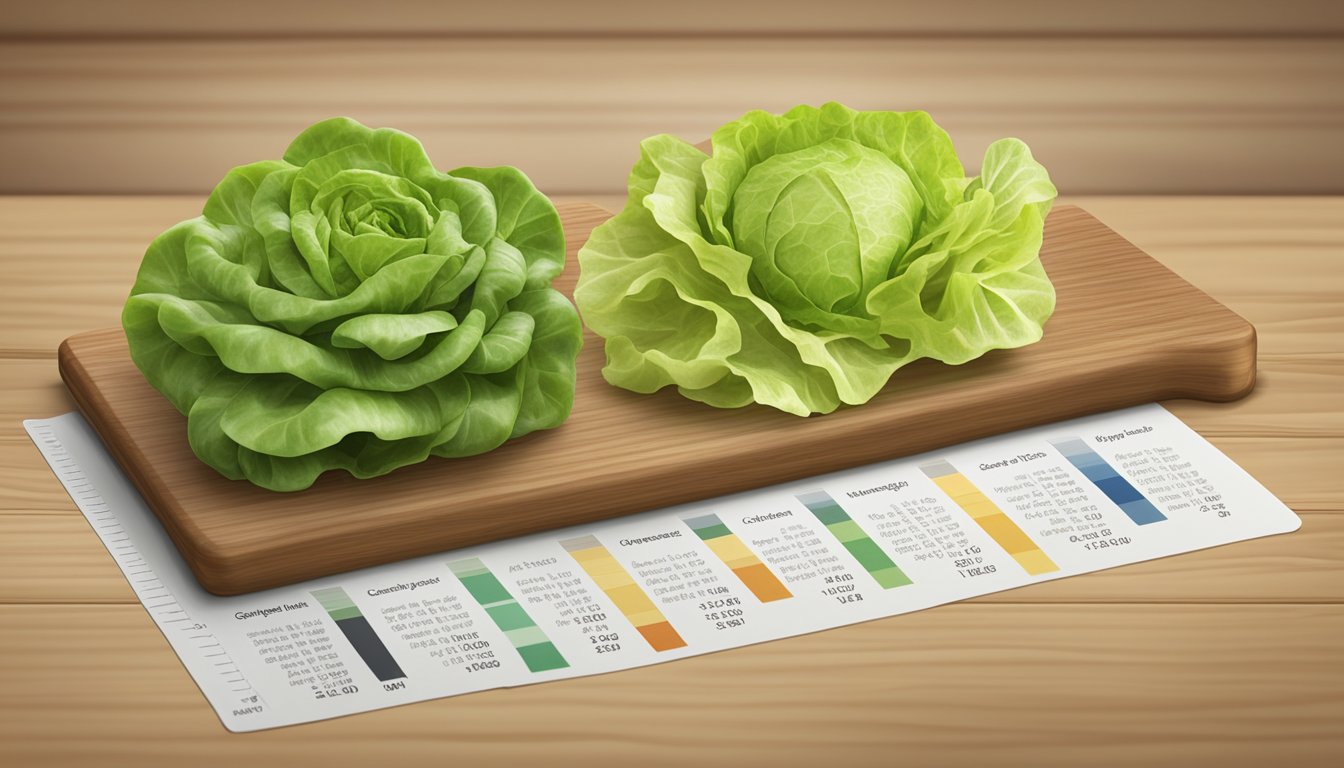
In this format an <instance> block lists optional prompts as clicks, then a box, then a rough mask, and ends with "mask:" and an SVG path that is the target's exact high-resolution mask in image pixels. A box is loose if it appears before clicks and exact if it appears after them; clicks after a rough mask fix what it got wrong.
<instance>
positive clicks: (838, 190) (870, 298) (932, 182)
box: [575, 103, 1055, 416]
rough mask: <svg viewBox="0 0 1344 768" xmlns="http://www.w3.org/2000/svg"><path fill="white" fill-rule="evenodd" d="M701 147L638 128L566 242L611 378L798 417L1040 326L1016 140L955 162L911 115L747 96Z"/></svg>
mask: <svg viewBox="0 0 1344 768" xmlns="http://www.w3.org/2000/svg"><path fill="white" fill-rule="evenodd" d="M711 144H712V151H711V152H710V153H709V154H706V153H705V152H702V151H701V150H699V149H697V148H696V147H694V146H692V145H691V144H688V143H686V142H684V141H682V140H680V139H677V138H675V137H673V136H668V135H660V136H654V137H652V138H649V139H645V140H644V142H643V143H642V144H641V152H640V159H639V162H638V163H637V164H636V165H635V167H634V170H633V171H631V173H630V180H629V197H628V199H627V202H626V205H625V208H624V209H623V210H622V211H621V212H620V213H619V214H618V215H617V216H615V217H614V218H612V219H611V220H609V221H608V222H606V223H604V224H602V225H601V226H599V227H598V228H597V229H596V230H595V231H594V232H593V234H592V236H591V238H590V239H589V240H588V243H587V244H586V245H585V246H584V248H583V249H582V250H580V252H579V264H580V273H579V285H578V289H577V291H576V292H575V301H576V302H577V304H578V306H579V311H580V313H581V314H582V316H583V319H584V322H586V323H587V325H588V326H589V327H590V328H591V329H592V330H593V331H595V332H596V333H597V334H598V335H600V336H602V337H604V338H605V340H606V342H605V343H606V359H607V364H606V367H605V368H604V369H603V375H604V376H605V377H606V379H607V381H609V382H610V383H612V384H615V385H616V386H619V387H624V388H626V389H630V390H634V391H636V392H653V391H655V390H658V389H660V388H662V387H665V386H669V385H674V386H676V387H677V389H678V391H680V392H681V394H683V395H684V396H686V397H688V398H691V399H694V400H699V401H702V402H705V403H708V404H710V405H714V406H718V407H722V408H734V407H739V406H743V405H746V404H748V403H752V402H756V403H763V404H765V405H769V406H773V407H775V408H778V409H780V410H783V411H787V412H789V413H793V414H797V415H800V416H806V415H809V414H811V413H827V412H830V411H833V410H834V409H836V408H837V407H838V406H839V405H840V404H841V403H846V404H859V403H864V402H867V401H868V400H869V399H870V398H872V397H873V396H874V395H875V394H876V393H877V392H878V390H879V389H881V388H882V386H883V385H884V384H885V383H886V382H887V380H888V379H889V378H890V377H891V375H892V373H893V372H894V371H896V370H897V369H898V368H900V367H901V366H903V365H905V364H907V363H909V362H911V361H912V360H916V359H918V358H922V357H929V358H933V359H935V360H941V361H943V362H945V363H951V364H958V363H964V362H966V361H968V360H971V359H974V358H976V357H979V356H980V355H983V354H984V353H985V352H987V351H989V350H991V349H1001V348H1009V347H1020V346H1023V345H1025V344H1030V343H1032V342H1035V341H1037V340H1039V339H1040V338H1041V333H1042V325H1043V323H1044V322H1045V320H1046V319H1047V318H1048V317H1049V316H1050V313H1051V312H1052V311H1053V310H1054V305H1055V295H1054V289H1053V288H1052V287H1051V285H1050V281H1049V280H1048V279H1047V278H1046V275H1045V271H1044V270H1043V269H1042V268H1041V262H1040V259H1039V253H1040V247H1041V234H1042V230H1043V224H1044V221H1045V216H1046V214H1047V213H1048V211H1049V210H1050V206H1051V203H1052V201H1053V200H1054V198H1055V188H1054V186H1053V185H1052V184H1051V183H1050V178H1049V176H1048V174H1047V173H1046V171H1045V169H1044V168H1043V167H1041V165H1040V164H1039V163H1037V162H1036V161H1035V160H1034V159H1033V158H1032V156H1031V152H1030V151H1029V150H1028V148H1027V146H1026V145H1025V144H1024V143H1022V142H1021V141H1018V140H1016V139H1002V140H999V141H996V142H994V143H993V144H991V145H990V146H989V148H988V150H987V151H986V152H985V157H984V162H983V163H982V165H981V172H980V175H979V176H977V177H971V178H968V177H967V176H966V172H965V170H964V169H963V168H962V165H961V162H960V161H959V160H958V158H957V154H956V152H955V151H954V150H953V147H952V142H951V140H950V139H949V138H948V136H947V133H946V132H944V131H943V130H942V129H941V128H939V127H938V125H937V124H935V123H934V122H933V120H932V119H931V118H930V117H929V116H928V115H927V114H925V113H924V112H859V111H854V110H851V109H847V108H845V107H843V106H841V105H839V104H834V103H832V104H826V105H825V106H823V107H820V108H815V107H808V106H802V107H797V108H795V109H793V110H791V111H789V112H788V113H786V114H784V115H774V114H770V113H767V112H760V111H756V112H749V113H747V114H746V115H744V116H743V117H742V118H741V119H739V120H736V121H734V122H731V123H728V124H727V125H725V126H723V127H722V128H720V129H719V130H717V131H716V132H715V133H714V135H713V137H712V140H711Z"/></svg>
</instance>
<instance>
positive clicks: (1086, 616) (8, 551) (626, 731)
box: [0, 197, 1344, 766]
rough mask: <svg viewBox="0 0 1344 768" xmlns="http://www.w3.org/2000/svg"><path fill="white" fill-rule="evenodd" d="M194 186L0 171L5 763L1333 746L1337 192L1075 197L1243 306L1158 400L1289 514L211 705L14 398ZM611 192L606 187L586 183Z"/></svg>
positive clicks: (1340, 704)
mask: <svg viewBox="0 0 1344 768" xmlns="http://www.w3.org/2000/svg"><path fill="white" fill-rule="evenodd" d="M201 202H202V200H201V198H200V197H50V198H43V197H6V198H0V331H2V332H3V336H0V754H3V755H4V758H3V759H4V761H5V763H6V764H7V765H16V766H19V765H22V766H30V765H44V764H66V763H70V764H77V763H84V762H87V763H90V764H94V763H96V764H100V765H129V764H134V765H136V766H153V765H174V764H176V765H181V764H188V763H190V764H197V763H200V762H201V758H202V757H205V758H209V759H208V760H207V762H219V763H224V762H226V761H227V762H228V763H231V764H234V765H261V764H265V763H266V762H268V761H274V762H276V763H280V762H284V763H286V764H292V763H294V762H296V761H302V762H303V763H304V764H307V765H313V766H318V765H323V766H325V765H343V764H347V763H349V764H367V763H377V762H379V761H385V760H386V759H387V758H388V757H407V758H420V759H423V760H424V761H425V763H426V764H429V761H435V762H442V761H452V762H453V763H457V764H465V765H473V766H484V765H509V766H514V765H521V764H524V763H525V762H526V761H531V760H535V761H538V762H537V763H536V764H538V765H548V766H549V765H567V764H574V765H580V764H584V765H586V764H589V763H592V762H594V761H595V760H596V761H597V762H599V763H606V762H611V763H616V762H617V761H620V763H623V764H627V765H641V766H644V765H697V764H700V765H705V764H708V765H715V764H719V763H726V762H728V761H732V762H735V763H737V764H739V765H770V764H778V765H795V764H797V765H814V764H816V763H819V762H823V761H825V762H834V763H838V764H853V765H870V764H882V765H893V764H897V763H898V762H899V763H901V764H905V765H928V764H934V763H938V764H945V765H946V764H971V763H977V764H981V765H985V766H1002V765H1016V764H1028V763H1030V764H1032V765H1036V766H1040V765H1061V766H1077V765H1082V764H1120V763H1127V764H1129V763H1133V764H1142V765H1205V764H1216V765H1220V766H1234V765H1260V764H1268V765H1279V764H1304V765H1326V764H1331V765H1334V764H1340V761H1344V471H1342V470H1344V467H1341V459H1344V311H1341V310H1344V198H1171V197H1167V198H1156V197H1148V198H1141V197H1130V198H1073V199H1070V200H1069V201H1068V202H1074V203H1078V204H1080V205H1082V206H1083V207H1085V208H1087V209H1088V210H1090V211H1092V212H1093V213H1094V214H1096V215H1097V216H1098V217H1099V218H1101V219H1102V220H1103V221H1105V222H1106V223H1107V224H1109V225H1110V226H1112V227H1113V228H1115V229H1116V230H1118V231H1119V232H1120V233H1122V234H1124V235H1126V236H1127V237H1129V238H1130V239H1131V240H1133V241H1134V242H1135V243H1137V244H1138V245H1139V246H1140V247H1142V248H1144V249H1145V250H1147V251H1148V252H1149V253H1151V254H1152V255H1153V256H1154V257H1156V258H1157V259H1158V260H1159V261H1162V262H1164V263H1165V264H1167V265H1168V266H1170V267H1171V268H1172V269H1174V270H1175V271H1176V272H1178V273H1180V274H1181V275H1182V276H1184V277H1185V278H1186V279H1188V280H1190V281H1191V282H1193V283H1194V284H1195V285H1197V286H1199V287H1201V288H1203V289H1204V290H1205V291H1207V292H1208V293H1210V294H1212V295H1213V296H1214V297H1216V298H1218V299H1219V300H1221V301H1222V302H1224V303H1225V304H1227V305H1228V306H1230V307H1232V308H1233V309H1234V310H1236V311H1238V312H1239V313H1241V314H1242V315H1243V316H1244V317H1246V318H1247V319H1249V320H1250V321H1251V322H1253V323H1254V324H1255V326H1256V327H1257V329H1258V330H1259V334H1260V363H1259V365H1260V383H1259V386H1258V388H1257V389H1256V391H1255V392H1254V393H1253V394H1252V395H1251V396H1250V397H1248V398H1246V399H1245V400H1242V401H1240V402H1237V403H1232V404H1223V405H1213V404H1201V403H1191V402H1181V401H1178V402H1172V403H1168V406H1169V407H1170V408H1171V409H1172V410H1173V411H1174V412H1175V413H1176V414H1177V415H1178V416H1180V417H1181V418H1182V419H1184V420H1185V421H1186V422H1187V423H1189V424H1190V425H1191V426H1193V427H1194V428H1195V429H1197V430H1198V431H1199V432H1200V433H1201V434H1203V435H1205V436H1206V437H1208V438H1209V439H1210V440H1211V441H1212V442H1213V443H1214V444H1216V445H1217V446H1218V447H1219V448H1221V449H1222V450H1223V451H1225V452H1226V453H1227V454H1228V455H1229V456H1231V457H1232V458H1233V459H1234V460H1235V461H1236V462H1238V463H1239V464H1241V466H1243V467H1245V468H1246V469H1247V470H1248V471H1250V472H1251V474H1253V475H1254V476H1255V477H1257V478H1258V479H1259V480H1260V481H1261V482H1262V483H1264V484H1265V485H1266V486H1267V487H1268V488H1269V489H1270V490H1271V491H1273V492H1274V493H1275V494H1277V495H1278V496H1279V497H1280V498H1281V499H1283V500H1284V501H1285V502H1286V503H1287V504H1288V505H1289V506H1291V507H1292V508H1293V509H1294V510H1296V511H1297V512H1298V513H1299V514H1300V515H1301V516H1302V518H1303V523H1304V524H1303V526H1302V529H1301V530H1300V531H1299V532H1297V533H1294V534H1289V535H1287V536H1280V537H1275V538H1271V539H1261V540H1256V541H1250V542H1243V543H1240V544H1233V545H1230V546H1226V547H1222V548H1219V549H1215V550H1210V551H1204V552H1197V553H1193V554H1189V555H1181V556H1178V557H1173V558H1168V559H1165V560H1160V561H1156V562H1150V563H1143V564H1139V565H1133V566H1127V567H1124V568H1119V569H1115V570H1112V571H1108V572H1104V573H1097V574H1090V575H1085V576H1076V577H1073V578H1068V579H1063V580H1060V581H1055V582H1049V583H1044V584H1038V585H1033V586H1030V587H1025V588H1022V589H1018V590H1014V591H1011V592H1005V593H1001V594H997V595H991V596H988V597H984V598H979V599H975V600H970V601H966V602H963V603H958V604H954V605H949V606H943V607H940V608H934V609H931V610H927V611H923V612H920V613H915V614H910V615H906V616H898V617H894V618H888V619H882V620H879V621H873V622H869V623H866V624H861V625H857V626H852V627H845V628H841V629H834V630H829V631H826V632H820V633H817V634H813V635H809V636H806V637H799V638H792V639H787V640H780V641H776V642H771V643H766V644H763V645H758V646H754V647H748V648H741V649H737V650H732V651H724V652H722V653H716V654H711V655H708V656H701V657H697V658H691V659H686V660H682V661H677V662H675V663H671V664H664V665H659V666H655V667H648V668H644V669H636V670H630V671H626V672H618V673H615V674H609V675H602V676H598V677H588V678H580V679H575V680H566V681H560V682H554V683H547V684H544V685H536V686H529V687H524V688H517V689H509V690H498V691H488V692H484V693H477V694H471V695H467V696H461V697H457V698H450V699H442V700H438V701H432V702H424V703H420V704H412V705H409V706H405V707H400V708H397V709H391V710H384V711H380V712H372V713H368V714H363V715H356V716H353V717H349V718H344V719H340V720H334V721H328V722H323V723H314V724H310V725H302V726H294V727H290V728H282V729H279V730H273V731H266V732H261V733H254V734H244V735H235V734H230V733H228V732H226V731H225V730H224V729H223V727H222V726H221V725H220V724H219V721H218V720H217V719H216V718H215V715H214V713H213V711H212V710H211V709H210V707H209V706H208V705H207V704H206V701H205V699H204V698H203V697H202V696H201V695H200V693H199V692H198V691H197V689H196V687H195V685H194V684H193V683H192V680H191V678H190V677H189V676H188V675H187V673H186V672H185V671H184V670H183V668H182V666H181V665H180V664H179V663H178V660H177V658H176V656H175V655H174V654H173V652H172V650H171V649H170V648H169V646H168V644H167V642H166V641H165V640H164V638H163V637H162V635H160V634H159V631H158V630H157V629H156V628H155V626H154V624H153V622H152V621H151V620H150V618H149V617H148V615H146V613H145V612H144V610H143V609H142V608H141V607H140V605H139V604H138V603H137V601H136V599H135V597H134V596H133V594H132V592H131V590H130V589H129V588H128V587H127V585H126V583H125V581H124V580H123V579H122V577H121V574H120V573H119V572H118V571H117V568H116V566H115V565H114V564H113V562H112V559H111V558H110V557H109V556H108V555H107V553H106V551H105V550H104V549H103V547H102V545H101V544H100V543H99V542H98V540H97V538H96V537H95V536H94V535H93V533H92V532H91V531H90V530H89V529H88V526H87V524H86V523H85V522H84V519H83V518H82V517H81V515H80V514H79V512H78V510H77V509H76V508H75V506H74V504H73V503H72V502H71V501H70V500H69V498H68V497H67V496H66V495H65V493H64V492H63V491H62V490H61V487H60V485H59V483H57V481H56V479H55V478H54V477H53V476H52V475H51V473H50V472H49V471H48V470H47V468H46V465H45V464H44V463H43V461H42V458H41V456H40V455H39V454H38V452H37V450H36V449H35V448H33V446H32V445H31V444H30V443H29V441H28V439H27V437H26V435H25V434H24V433H23V430H22V427H21V425H20V423H19V421H20V419H23V418H29V417H39V416H51V415H55V414H59V413H64V412H66V411H69V410H72V409H73V407H74V406H73V404H72V403H71V401H70V399H69V397H68V396H67V395H66V393H65V390H64V389H63V387H62V385H61V382H60V379H59V377H58V376H57V373H56V360H55V353H56V345H57V343H58V342H59V341H60V340H61V339H62V338H64V337H66V336H68V335H70V334H72V333H75V332H77V331H82V330H87V329H92V328H101V327H106V326H110V325H114V324H115V323H116V322H117V318H118V314H119V311H120V307H121V302H122V300H123V298H124V296H125V293H126V291H127V290H128V288H129V286H130V284H131V281H132V278H133V276H134V273H135V269H136V266H137V264H138V263H139V259H140V255H141V253H142V252H143V250H144V246H145V244H146V243H147V242H148V241H149V240H150V238H151V237H152V236H153V235H154V234H156V233H157V232H158V231H160V230H161V229H163V228H165V227H167V226H168V225H170V224H172V223H173V222H175V221H178V220H179V219H182V218H186V217H189V216H192V215H195V214H196V213H198V212H199V210H200V204H201ZM597 202H599V203H602V204H605V205H607V206H608V207H611V206H614V205H619V201H614V200H611V199H599V200H597Z"/></svg>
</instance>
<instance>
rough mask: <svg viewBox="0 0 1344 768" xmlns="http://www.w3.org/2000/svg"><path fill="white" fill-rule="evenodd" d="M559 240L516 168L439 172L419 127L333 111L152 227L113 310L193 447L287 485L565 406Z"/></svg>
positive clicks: (481, 434) (566, 357) (534, 422)
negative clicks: (401, 127) (120, 303)
mask: <svg viewBox="0 0 1344 768" xmlns="http://www.w3.org/2000/svg"><path fill="white" fill-rule="evenodd" d="M564 246H565V240H564V233H563V231H562V229H561V225H560V218H559V216H558V215H557V214H556V211H555V207H554V206H553V205H552V204H551V202H550V201H549V200H548V199H547V198H546V197H544V196H543V195H542V194H541V193H540V192H538V191H537V190H536V188H535V187H534V186H533V185H532V183H531V182H530V181H529V180H528V179H527V177H526V176H524V175H523V174H522V173H521V172H519V171H518V170H516V169H513V168H459V169H457V170H455V171H451V172H448V173H444V172H441V171H439V170H437V169H436V168H435V167H434V166H433V164H431V163H430V161H429V158H428V157H427V156H426V154H425V150H424V148H423V147H422V146H421V145H420V143H419V142H418V141H416V140H415V138H413V137H411V136H409V135H407V134H405V133H401V132H399V131H395V130H391V129H387V128H381V129H377V130H373V129H370V128H367V127H365V126H363V125H361V124H359V123H357V122H355V121H353V120H349V119H344V118H338V119H334V120H327V121H325V122H321V123H318V124H316V125H314V126H312V127H310V128H308V129H307V130H305V131H304V132H303V133H302V134H300V135H299V136H298V138H296V139H295V140H294V142H293V143H292V144H290V146H289V149H288V150H287V151H286V152H285V154H284V157H283V159H280V160H268V161H263V162H258V163H252V164H250V165H244V166H241V167H239V168H235V169H233V170H232V171H230V172H229V174H228V175H227V176H225V177H224V179H223V181H221V182H220V183H219V185H218V186H217V187H215V189H214V191H213V192H212V193H211V195H210V197H209V199H208V200H207V201H206V203H205V208H204V211H203V212H202V215H201V216H200V217H197V218H194V219H190V220H188V221H184V222H181V223H180V224H177V225H176V226H174V227H172V228H170V229H169V230H167V231H166V232H164V233H163V234H161V235H160V236H159V237H158V238H156V239H155V240H154V241H153V243H152V244H150V246H149V249H148V251H147V252H146V253H145V257H144V261H143V262H142V264H141V267H140V272H139V275H138V277H137V278H136V282H135V286H134V287H133V288H132V290H131V296H130V298H129V299H128V300H127V302H126V306H125V309H124V311H123V314H122V323H123V327H124V328H125V331H126V337H127V341H128V342H129V343H130V350H131V357H132V359H133V360H134V361H135V364H136V365H137V366H138V367H139V368H140V370H141V371H142V372H143V373H144V375H145V377H146V378H147V379H148V380H149V383H150V384H152V385H153V386H154V387H155V388H157V389H158V390H159V391H160V392H162V393H163V394H164V395H165V396H167V398H168V399H169V400H170V401H171V402H172V404H173V405H174V406H176V407H177V409H178V410H179V411H181V412H182V413H183V414H185V415H186V416H187V435H188V438H189V441H190V443H191V447H192V449H193V450H194V451H195V452H196V455H197V456H199V457H200V458H201V460H203V461H204V462H205V463H206V464H209V465H210V466H211V467H213V468H215V469H216V470H217V471H219V472H220V473H221V474H222V475H224V476H225V477H228V478H232V479H239V478H245V479H247V480H249V481H251V482H253V483H255V484H257V485H259V486H262V487H265V488H269V489H272V490H277V491H292V490H298V489H302V488H306V487H308V486H309V485H311V484H312V482H313V481H314V480H315V479H316V478H317V476H318V475H320V474H321V473H323V472H325V471H327V470H330V469H343V470H345V471H347V472H349V473H350V474H352V475H354V476H355V477H359V478H366V477H372V476H375V475H381V474H384V473H387V472H390V471H391V470H393V469H396V468H397V467H401V466H405V465H407V464H412V463H415V462H419V461H422V460H424V459H425V458H426V457H428V456H431V455H434V456H447V457H456V456H469V455H472V454H479V453H483V452H485V451H489V450H491V449H493V448H496V447H498V446H499V445H501V444H503V443H504V442H505V441H506V440H508V439H510V438H514V437H519V436H521V435H525V434H527V433H529V432H532V431H535V430H540V429H547V428H550V427H554V426H556V425H558V424H560V423H561V422H562V421H564V420H565V418H566V417H567V416H568V415H569V412H570V408H571V407H572V405H573V401H574V382H575V369H574V363H575V358H576V356H577V354H578V349H579V344H580V329H579V321H578V316H577V314H576V313H575V310H574V307H573V306H572V305H571V304H570V303H569V301H568V300H567V299H566V298H565V297H564V296H562V295H561V294H560V293H559V292H557V291H555V290H553V289H552V288H551V281H552V279H553V278H555V276H556V275H558V274H559V273H560V271H561V269H562V268H563V266H564V258H565V252H564Z"/></svg>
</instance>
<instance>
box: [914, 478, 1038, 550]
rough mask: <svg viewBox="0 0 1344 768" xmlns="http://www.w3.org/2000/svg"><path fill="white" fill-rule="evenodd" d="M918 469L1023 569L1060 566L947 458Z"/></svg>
mask: <svg viewBox="0 0 1344 768" xmlns="http://www.w3.org/2000/svg"><path fill="white" fill-rule="evenodd" d="M919 469H920V471H921V472H923V473H924V474H925V475H927V476H928V478H929V479H930V480H932V481H933V482H934V484H936V485H937V486H938V487H939V488H941V489H943V493H946V494H947V495H948V496H950V497H952V501H954V502H956V504H957V506H959V507H961V508H962V510H963V511H965V512H966V514H968V515H970V516H971V519H972V520H974V521H975V522H976V523H977V524H978V525H979V526H980V527H981V528H982V529H984V531H985V533H987V534H989V537H990V538H991V539H993V540H994V543H996V544H998V545H999V546H1000V547H1003V551H1005V552H1007V553H1008V554H1010V555H1012V556H1013V559H1014V560H1016V561H1017V564H1018V565H1020V566H1022V568H1023V570H1025V571H1026V572H1027V573H1030V574H1031V575H1033V576H1037V575H1039V574H1042V573H1051V572H1053V571H1058V570H1059V566H1058V565H1055V561H1054V560H1051V559H1050V558H1049V557H1048V556H1047V555H1046V554H1045V553H1044V552H1042V551H1041V548H1040V547H1038V546H1037V545H1036V542H1034V541H1032V540H1031V537H1030V536H1027V534H1026V533H1025V532H1024V531H1023V530H1022V529H1021V528H1019V527H1018V526H1017V523H1014V522H1013V521H1012V519H1011V518H1010V517H1008V516H1007V515H1005V514H1004V513H1003V510H1001V509H999V508H998V507H997V506H996V505H995V504H994V502H992V501H990V500H989V499H988V498H987V497H986V496H985V494H983V493H981V492H980V489H979V488H976V487H975V485H974V484H973V483H972V482H971V481H970V480H967V479H966V476H965V475H963V474H961V473H960V472H958V471H957V468H956V467H954V466H952V465H951V464H950V463H949V462H946V461H941V460H940V461H931V462H929V463H927V464H920V465H919Z"/></svg>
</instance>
